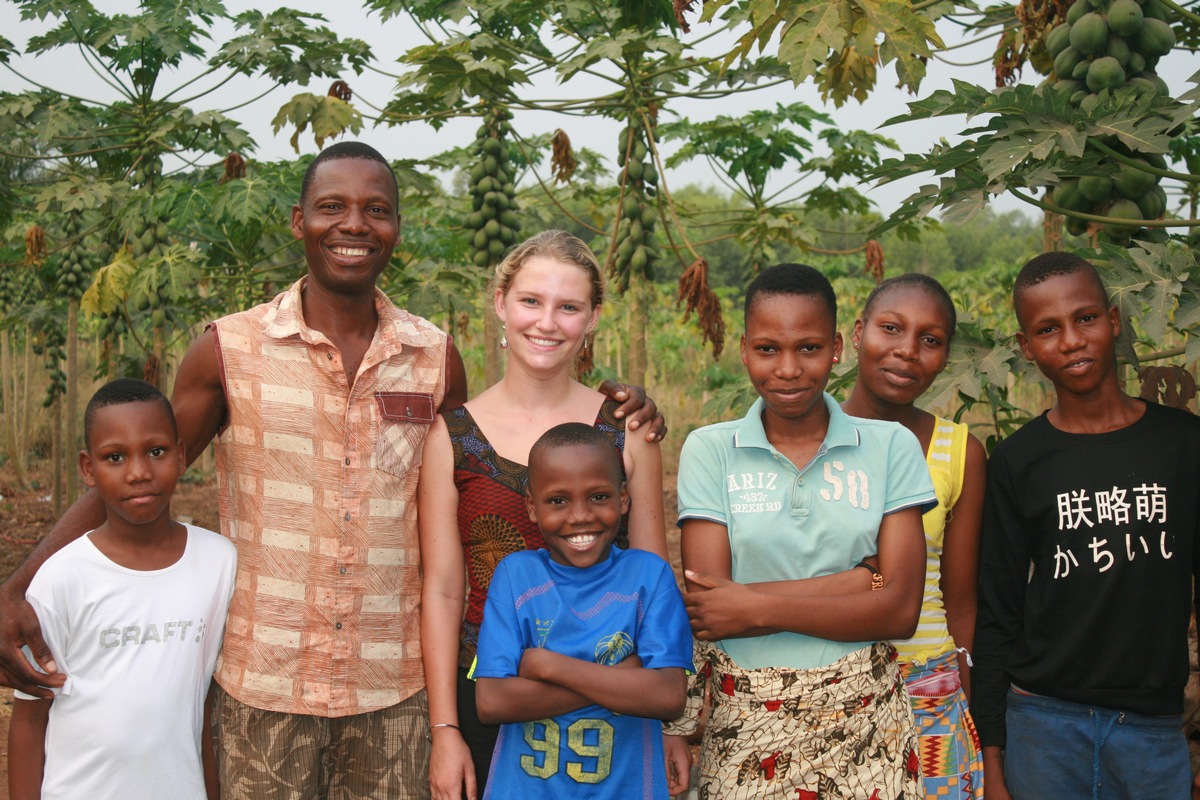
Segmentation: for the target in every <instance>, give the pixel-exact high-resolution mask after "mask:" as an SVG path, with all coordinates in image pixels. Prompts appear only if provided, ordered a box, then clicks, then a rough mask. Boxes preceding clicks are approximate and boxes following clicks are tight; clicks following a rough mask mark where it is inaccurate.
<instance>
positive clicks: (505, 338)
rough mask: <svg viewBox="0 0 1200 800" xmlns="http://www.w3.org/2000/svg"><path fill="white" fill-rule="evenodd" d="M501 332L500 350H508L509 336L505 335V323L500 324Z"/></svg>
mask: <svg viewBox="0 0 1200 800" xmlns="http://www.w3.org/2000/svg"><path fill="white" fill-rule="evenodd" d="M500 330H501V334H500V349H501V350H507V349H508V335H507V334H505V333H503V331H504V323H503V322H501V323H500Z"/></svg>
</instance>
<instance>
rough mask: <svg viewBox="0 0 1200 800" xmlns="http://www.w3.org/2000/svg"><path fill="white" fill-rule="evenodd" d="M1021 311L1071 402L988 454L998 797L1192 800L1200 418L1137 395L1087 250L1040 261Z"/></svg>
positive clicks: (992, 745)
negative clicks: (1189, 704) (1188, 694)
mask: <svg viewBox="0 0 1200 800" xmlns="http://www.w3.org/2000/svg"><path fill="white" fill-rule="evenodd" d="M1013 307H1014V310H1015V311H1016V314H1017V321H1018V323H1019V324H1020V331H1019V332H1018V333H1017V340H1018V342H1019V344H1020V346H1021V350H1022V351H1023V352H1024V354H1025V356H1026V358H1029V359H1030V360H1032V361H1034V362H1035V363H1036V364H1037V365H1038V368H1039V369H1040V370H1041V371H1042V373H1043V374H1044V375H1045V376H1046V377H1047V378H1049V379H1050V381H1051V382H1052V383H1053V384H1054V389H1055V394H1056V403H1055V405H1054V407H1053V408H1051V409H1050V410H1049V411H1047V412H1045V413H1043V414H1042V415H1041V416H1040V417H1038V418H1037V419H1035V420H1033V421H1031V422H1030V423H1029V424H1027V425H1026V426H1025V427H1023V428H1022V429H1021V430H1020V431H1018V432H1017V433H1015V434H1013V435H1012V436H1011V437H1009V438H1008V439H1006V440H1005V441H1003V442H1001V443H1000V444H999V445H997V447H996V449H995V452H994V453H993V455H992V459H991V462H990V464H989V466H988V490H987V500H986V505H985V510H984V522H983V538H982V543H981V557H980V569H979V575H980V606H979V621H978V628H977V632H976V637H975V648H976V651H975V670H974V672H973V676H974V677H973V686H974V696H973V698H972V703H971V710H972V713H973V715H974V716H975V720H976V724H977V725H978V728H979V734H980V739H981V742H982V744H983V748H984V769H985V787H986V791H987V796H988V798H989V800H994V799H995V798H1001V799H1003V798H1008V797H1012V798H1016V800H1031V799H1032V798H1049V797H1053V798H1056V800H1063V799H1064V798H1065V799H1067V800H1069V799H1070V798H1110V797H1111V798H1118V797H1119V798H1137V799H1138V800H1145V799H1146V798H1180V799H1181V800H1182V798H1186V797H1188V796H1189V794H1190V791H1189V787H1190V786H1191V785H1192V780H1191V773H1190V769H1189V765H1188V752H1187V744H1186V741H1185V740H1184V737H1183V735H1182V732H1181V730H1180V723H1181V720H1180V716H1179V715H1180V713H1181V711H1182V707H1183V690H1184V684H1185V683H1186V681H1187V677H1188V653H1187V631H1188V619H1189V615H1190V612H1191V606H1192V603H1193V602H1194V597H1193V592H1192V578H1193V575H1194V574H1196V573H1198V572H1200V570H1198V569H1197V566H1198V559H1200V548H1198V547H1196V539H1197V536H1198V535H1200V533H1198V525H1200V500H1198V496H1200V492H1198V491H1197V488H1198V483H1200V418H1197V417H1194V416H1192V415H1190V414H1187V413H1186V412H1183V411H1178V410H1175V409H1170V408H1164V407H1162V406H1158V405H1155V404H1153V403H1147V402H1145V401H1142V400H1140V399H1137V398H1134V397H1130V396H1129V395H1127V394H1125V392H1124V391H1122V388H1121V383H1120V380H1119V377H1118V374H1117V363H1116V351H1115V341H1116V338H1117V336H1118V335H1119V333H1120V330H1121V318H1120V314H1119V313H1118V311H1117V309H1116V308H1115V307H1114V306H1111V305H1110V304H1109V302H1108V298H1107V295H1106V293H1105V290H1104V285H1103V283H1102V282H1101V281H1100V276H1099V275H1098V274H1097V273H1096V271H1095V269H1094V268H1093V267H1092V266H1091V264H1089V263H1088V262H1087V261H1085V260H1083V259H1082V258H1079V257H1077V256H1074V255H1071V254H1068V253H1046V254H1044V255H1041V256H1038V257H1037V258H1035V259H1033V260H1032V261H1030V262H1029V263H1028V264H1026V265H1025V266H1024V268H1022V270H1021V272H1020V274H1019V275H1018V276H1017V280H1016V284H1015V285H1014V287H1013ZM1031 565H1032V569H1031ZM1191 791H1195V790H1191ZM1010 793H1011V794H1010Z"/></svg>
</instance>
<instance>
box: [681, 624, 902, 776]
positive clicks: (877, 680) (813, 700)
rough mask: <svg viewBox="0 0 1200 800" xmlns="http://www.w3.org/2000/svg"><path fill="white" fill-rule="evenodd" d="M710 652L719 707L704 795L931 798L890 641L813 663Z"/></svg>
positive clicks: (707, 669)
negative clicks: (753, 660) (744, 663)
mask: <svg viewBox="0 0 1200 800" xmlns="http://www.w3.org/2000/svg"><path fill="white" fill-rule="evenodd" d="M705 654H706V657H707V659H708V664H706V665H704V667H703V668H702V669H700V670H699V671H698V675H703V676H705V677H707V678H708V685H709V691H708V692H707V694H708V696H709V702H710V703H711V709H710V711H709V715H708V721H707V726H706V728H705V732H704V739H703V741H702V743H701V745H700V780H699V787H698V795H699V797H700V800H769V799H770V798H779V799H780V800H782V798H787V800H827V799H828V800H833V798H837V799H838V800H841V799H842V798H846V799H847V800H850V799H853V800H900V799H901V798H906V799H907V800H915V798H919V797H921V796H923V795H922V793H921V783H920V780H921V779H920V774H919V770H918V767H917V754H916V735H915V729H914V727H913V718H912V708H911V706H910V705H909V701H908V695H907V694H906V693H905V691H904V683H903V681H902V679H901V678H900V672H899V670H898V668H897V664H896V651H895V650H894V649H893V648H892V647H891V645H889V644H887V643H884V642H877V643H875V644H873V645H871V646H870V647H866V648H863V649H862V650H859V651H857V652H854V653H851V654H850V655H848V656H845V657H843V658H841V659H839V660H837V661H835V662H834V663H832V664H830V665H828V666H825V667H819V668H816V669H808V670H795V669H780V668H767V669H757V670H745V669H740V668H739V667H737V666H735V665H734V663H733V661H732V660H731V659H730V658H729V656H728V655H726V654H725V653H724V652H722V651H720V650H717V649H716V648H707V649H706V650H705ZM697 666H698V667H699V666H700V663H699V662H697ZM690 694H691V697H690V698H689V700H694V699H696V693H695V692H692V693H690Z"/></svg>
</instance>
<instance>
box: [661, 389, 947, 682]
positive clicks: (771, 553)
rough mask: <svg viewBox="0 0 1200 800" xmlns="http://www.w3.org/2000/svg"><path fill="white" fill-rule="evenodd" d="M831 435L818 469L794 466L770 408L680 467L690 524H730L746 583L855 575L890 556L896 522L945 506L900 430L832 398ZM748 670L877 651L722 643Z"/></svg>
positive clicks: (759, 639)
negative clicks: (768, 422) (775, 436)
mask: <svg viewBox="0 0 1200 800" xmlns="http://www.w3.org/2000/svg"><path fill="white" fill-rule="evenodd" d="M825 406H826V407H827V408H828V409H829V430H828V431H827V432H826V434H825V441H824V442H822V443H821V446H820V448H818V450H817V454H816V455H815V456H814V457H813V459H812V461H811V462H809V463H808V464H806V465H803V466H802V467H798V466H796V465H795V464H793V463H792V462H791V461H790V460H788V458H787V457H786V456H784V455H783V454H782V453H780V452H779V451H778V450H776V449H775V448H774V447H773V446H772V445H771V443H770V442H768V441H767V434H766V431H765V430H764V429H763V424H762V413H763V401H762V399H759V400H758V401H756V402H755V403H754V405H753V406H751V407H750V412H749V413H748V414H746V416H745V417H744V418H742V419H740V420H730V421H729V422H720V423H717V424H716V425H709V426H707V427H704V428H699V429H698V430H695V431H693V432H692V433H691V434H690V435H689V436H688V438H687V441H686V442H685V443H684V445H683V451H682V453H681V454H680V457H679V522H680V523H681V524H682V522H683V521H684V520H687V519H704V520H709V521H711V522H716V523H719V524H721V525H724V526H725V528H726V530H727V531H728V533H729V547H730V551H731V553H732V556H733V561H732V565H733V579H734V580H735V581H737V582H739V583H758V582H762V581H784V580H795V579H798V578H810V577H815V576H818V575H829V574H833V573H836V572H842V571H844V570H847V569H851V568H852V567H853V566H854V565H855V564H856V563H858V562H859V561H861V560H862V559H864V558H866V557H867V556H871V555H875V554H876V553H878V552H879V545H878V538H879V525H880V523H881V522H882V521H883V518H884V516H885V515H887V514H891V513H893V512H896V511H900V510H902V509H905V508H911V507H913V506H917V507H920V508H921V510H922V512H924V511H926V510H928V509H929V508H932V507H933V506H934V505H935V504H936V502H937V498H936V497H935V496H934V492H933V484H932V483H931V482H930V479H929V468H928V467H927V466H926V464H925V455H924V453H922V452H921V446H920V444H919V443H918V442H917V437H916V436H914V435H913V434H912V432H911V431H909V430H908V429H906V428H904V427H902V426H901V425H899V424H897V423H895V422H884V421H882V420H868V419H859V418H858V417H851V416H848V415H847V414H846V413H845V412H844V411H842V409H841V407H840V406H838V404H837V401H835V400H834V399H833V398H832V397H830V396H829V395H828V394H826V395H825ZM717 644H718V645H719V646H720V647H721V648H722V649H723V650H725V652H726V653H728V654H729V656H730V657H731V658H732V659H733V660H734V662H735V663H737V665H738V666H740V667H743V668H745V669H761V668H763V667H789V668H792V669H811V668H813V667H822V666H825V665H827V664H831V663H833V662H834V661H837V660H838V659H839V658H842V657H843V656H845V655H847V654H848V653H852V652H854V651H855V650H859V649H861V648H863V647H865V646H866V645H867V644H869V642H835V641H831V640H829V639H818V638H816V637H813V636H806V635H804V634H801V633H790V632H784V633H774V634H770V635H768V636H750V637H746V638H740V639H725V640H722V641H720V642H718V643H717Z"/></svg>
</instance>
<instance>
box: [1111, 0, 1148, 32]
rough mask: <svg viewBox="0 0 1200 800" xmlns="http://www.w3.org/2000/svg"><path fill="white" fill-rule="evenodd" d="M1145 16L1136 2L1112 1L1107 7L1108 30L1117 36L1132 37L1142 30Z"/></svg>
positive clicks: (1127, 0)
mask: <svg viewBox="0 0 1200 800" xmlns="http://www.w3.org/2000/svg"><path fill="white" fill-rule="evenodd" d="M1144 18H1145V15H1144V14H1143V13H1142V7H1141V5H1140V4H1139V3H1138V2H1137V0H1113V3H1112V5H1110V6H1109V7H1108V29H1109V30H1110V31H1112V32H1113V33H1114V34H1116V35H1117V36H1133V35H1135V34H1137V32H1138V31H1140V30H1141V29H1142V21H1143V19H1144Z"/></svg>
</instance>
